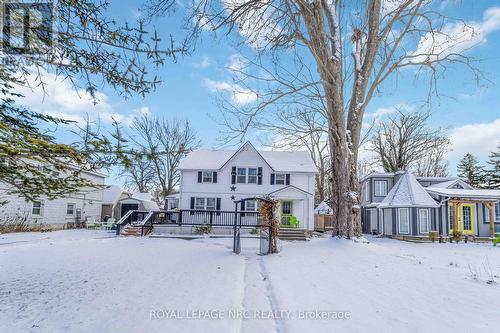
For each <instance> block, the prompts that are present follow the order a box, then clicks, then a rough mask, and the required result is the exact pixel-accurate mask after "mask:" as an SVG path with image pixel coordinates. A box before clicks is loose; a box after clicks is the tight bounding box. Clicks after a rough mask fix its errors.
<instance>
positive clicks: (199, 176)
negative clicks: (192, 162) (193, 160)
mask: <svg viewBox="0 0 500 333" xmlns="http://www.w3.org/2000/svg"><path fill="white" fill-rule="evenodd" d="M201 177H202V172H201V171H198V183H201Z"/></svg>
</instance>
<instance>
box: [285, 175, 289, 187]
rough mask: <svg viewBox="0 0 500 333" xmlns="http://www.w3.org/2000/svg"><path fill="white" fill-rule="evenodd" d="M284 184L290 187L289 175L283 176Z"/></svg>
mask: <svg viewBox="0 0 500 333" xmlns="http://www.w3.org/2000/svg"><path fill="white" fill-rule="evenodd" d="M285 184H286V185H290V174H289V173H287V174H286V175H285Z"/></svg>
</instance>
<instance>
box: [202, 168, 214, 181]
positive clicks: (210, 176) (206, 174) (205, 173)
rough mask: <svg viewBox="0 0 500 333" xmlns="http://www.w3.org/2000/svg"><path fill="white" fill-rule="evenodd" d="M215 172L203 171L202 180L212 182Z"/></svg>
mask: <svg viewBox="0 0 500 333" xmlns="http://www.w3.org/2000/svg"><path fill="white" fill-rule="evenodd" d="M213 175H214V174H213V172H211V171H203V173H202V182H204V183H211V182H212V180H213Z"/></svg>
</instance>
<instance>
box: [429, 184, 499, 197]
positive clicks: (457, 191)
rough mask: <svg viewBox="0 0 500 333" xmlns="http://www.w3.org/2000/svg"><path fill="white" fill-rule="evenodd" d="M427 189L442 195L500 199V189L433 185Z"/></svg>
mask: <svg viewBox="0 0 500 333" xmlns="http://www.w3.org/2000/svg"><path fill="white" fill-rule="evenodd" d="M426 190H427V192H429V193H433V194H437V195H442V196H445V197H456V198H468V199H492V200H500V190H479V189H462V188H431V187H427V188H426Z"/></svg>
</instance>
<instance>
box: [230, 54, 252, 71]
mask: <svg viewBox="0 0 500 333" xmlns="http://www.w3.org/2000/svg"><path fill="white" fill-rule="evenodd" d="M246 66H247V62H246V61H245V59H244V58H243V56H242V55H241V54H233V55H232V56H230V57H229V64H228V65H227V68H228V69H229V70H230V71H231V72H235V73H236V74H237V73H240V72H242V71H243V70H244V69H245V67H246Z"/></svg>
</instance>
